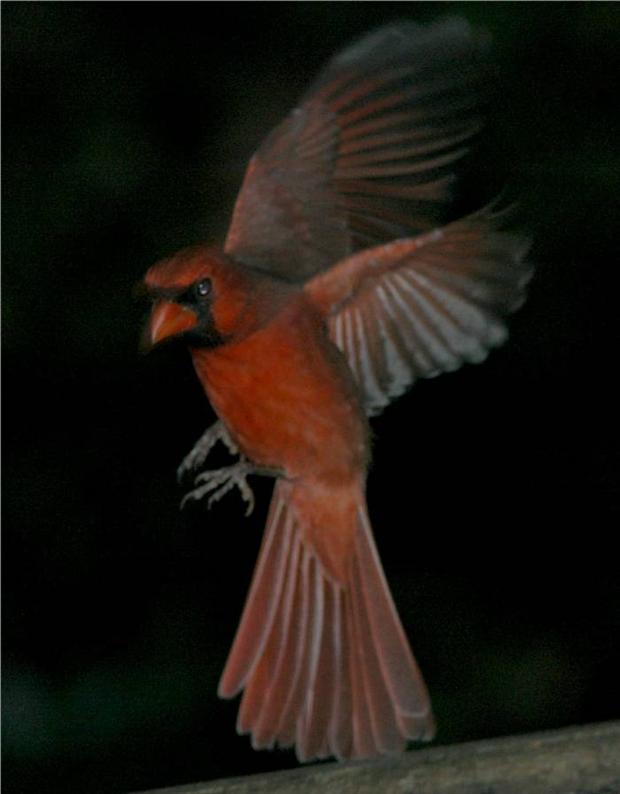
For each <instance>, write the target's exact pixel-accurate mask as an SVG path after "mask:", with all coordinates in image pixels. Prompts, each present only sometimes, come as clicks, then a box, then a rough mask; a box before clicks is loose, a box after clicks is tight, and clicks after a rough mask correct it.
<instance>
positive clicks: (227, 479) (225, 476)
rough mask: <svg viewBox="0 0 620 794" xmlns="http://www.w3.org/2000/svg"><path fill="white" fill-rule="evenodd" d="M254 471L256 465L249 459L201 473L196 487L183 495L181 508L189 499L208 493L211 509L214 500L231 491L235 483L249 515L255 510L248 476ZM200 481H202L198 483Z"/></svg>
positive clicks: (196, 498) (216, 500) (208, 507)
mask: <svg viewBox="0 0 620 794" xmlns="http://www.w3.org/2000/svg"><path fill="white" fill-rule="evenodd" d="M253 473H254V466H253V465H252V464H251V463H250V462H249V461H247V460H240V461H238V462H237V463H235V464H234V465H233V466H226V467H225V468H223V469H213V470H212V471H204V472H202V474H199V475H198V476H197V477H196V479H195V480H194V485H197V486H198V487H196V488H194V489H193V490H192V491H190V492H189V493H188V494H186V495H185V496H184V497H183V500H182V501H181V508H183V507H184V506H185V505H186V504H187V502H188V501H194V502H197V501H199V500H200V499H202V498H204V497H205V496H207V495H208V494H210V496H209V501H208V502H207V509H210V508H211V506H212V505H213V504H214V502H219V500H220V499H221V498H222V497H223V496H225V495H226V494H227V493H228V492H229V491H231V490H232V489H233V488H234V487H235V485H236V486H237V488H238V489H239V491H240V493H241V497H242V499H243V501H244V502H246V504H247V509H246V511H245V515H246V516H249V515H250V514H251V512H252V511H253V510H254V492H253V491H252V489H251V488H250V486H249V485H248V482H247V477H248V475H250V474H253ZM198 483H202V484H201V485H198Z"/></svg>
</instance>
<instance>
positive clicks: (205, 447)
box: [177, 422, 239, 482]
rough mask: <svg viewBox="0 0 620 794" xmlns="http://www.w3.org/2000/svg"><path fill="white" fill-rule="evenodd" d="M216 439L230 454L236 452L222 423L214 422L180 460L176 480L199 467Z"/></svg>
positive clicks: (215, 442)
mask: <svg viewBox="0 0 620 794" xmlns="http://www.w3.org/2000/svg"><path fill="white" fill-rule="evenodd" d="M218 441H221V442H222V443H223V444H224V446H225V447H226V448H227V449H228V451H229V452H230V454H231V455H237V454H238V452H239V450H238V449H237V447H236V446H235V444H234V442H233V440H232V439H231V437H230V436H229V434H228V431H227V430H226V427H225V426H224V423H223V422H215V424H213V425H211V427H208V428H207V429H206V431H205V432H204V433H203V434H202V436H201V437H200V438H199V439H198V441H197V442H196V443H195V444H194V447H193V449H192V450H191V452H190V453H189V455H186V457H185V458H183V460H182V461H181V465H180V466H179V468H178V469H177V480H178V481H179V482H181V480H183V478H184V477H185V475H186V474H188V473H189V472H192V471H195V470H196V469H199V468H200V467H201V466H202V464H203V463H204V462H205V460H206V459H207V457H208V455H209V453H210V452H211V450H212V449H213V447H214V446H215V445H216V444H217V442H218Z"/></svg>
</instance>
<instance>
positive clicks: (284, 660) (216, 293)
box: [145, 18, 531, 761]
mask: <svg viewBox="0 0 620 794" xmlns="http://www.w3.org/2000/svg"><path fill="white" fill-rule="evenodd" d="M485 64H486V44H485V39H484V37H481V36H479V35H478V33H476V32H475V31H474V30H472V29H471V28H470V26H469V25H468V23H467V22H465V21H464V20H463V19H460V18H454V19H446V20H443V21H441V22H437V23H435V24H432V25H430V26H427V27H422V26H418V25H416V24H413V23H408V22H404V23H395V24H392V25H388V26H386V27H382V28H380V29H379V30H376V31H374V32H372V33H370V34H368V35H367V36H365V37H364V38H362V39H361V40H360V41H358V42H356V43H354V44H353V45H352V46H350V47H348V48H347V49H345V50H344V51H342V52H341V53H340V54H338V55H336V56H335V57H334V58H333V59H332V60H331V61H330V62H329V63H328V64H327V65H326V66H325V67H324V69H323V71H322V72H321V73H320V74H319V76H318V78H317V80H316V81H315V82H314V84H313V85H312V86H311V88H310V90H309V91H308V92H307V94H306V95H305V96H304V97H303V98H302V100H301V101H300V104H299V105H298V107H296V108H295V109H294V110H293V111H292V112H291V113H290V115H289V116H288V117H287V118H286V119H285V120H284V121H283V122H282V123H281V124H280V125H279V126H278V127H276V128H275V129H274V130H273V131H272V132H271V134H270V135H269V136H268V137H267V138H266V139H265V141H264V142H263V143H262V145H261V146H260V148H259V149H258V151H257V152H256V153H255V155H254V156H253V157H252V159H251V161H250V163H249V166H248V168H247V171H246V174H245V178H244V181H243V184H242V187H241V190H240V193H239V196H238V198H237V201H236V205H235V207H234V211H233V214H232V221H231V224H230V228H229V230H228V234H227V236H226V239H225V241H224V244H223V246H210V245H209V246H207V245H199V246H196V247H191V248H187V249H185V250H183V251H181V252H180V253H177V254H176V255H174V256H173V257H171V258H168V259H166V260H164V261H161V262H159V263H157V264H156V265H154V266H153V267H151V269H150V270H149V271H148V272H147V274H146V277H145V283H146V287H147V290H148V291H149V293H150V295H151V297H152V299H153V306H152V313H151V316H150V320H149V323H148V326H147V329H146V333H147V336H148V341H149V343H150V345H156V344H158V343H160V342H162V341H163V340H167V339H171V338H176V339H181V340H182V341H183V342H185V343H186V344H187V346H188V347H189V349H190V351H191V356H192V359H193V364H194V367H195V370H196V374H197V376H198V378H199V379H200V382H201V384H202V386H203V388H204V391H205V394H206V396H207V398H208V400H209V401H210V403H211V405H212V407H213V409H214V411H215V413H216V414H217V417H218V421H217V422H216V424H215V425H213V426H212V427H210V428H209V429H208V430H207V431H206V432H205V433H204V435H203V436H202V438H201V439H200V440H199V441H198V443H197V444H196V446H195V447H194V449H193V450H192V451H191V452H190V454H189V455H188V457H187V458H186V459H185V461H184V462H183V463H182V465H181V467H180V470H179V471H180V475H181V476H188V475H190V474H191V475H192V477H194V478H195V482H194V488H193V490H192V491H191V492H190V493H189V495H188V497H186V498H189V499H194V500H196V499H202V498H204V497H208V498H209V505H211V504H212V503H213V502H214V501H216V500H218V499H219V498H221V497H222V496H223V495H224V494H226V493H228V492H229V491H230V490H231V489H233V488H234V487H238V488H239V490H240V492H241V495H242V497H243V498H244V500H245V501H246V502H247V504H248V509H251V508H252V506H253V494H252V491H251V488H250V486H249V484H248V482H247V478H248V476H249V475H252V474H257V473H258V474H267V475H270V476H272V477H273V478H274V480H275V486H274V491H273V497H272V501H271V506H270V510H269V515H268V519H267V525H266V529H265V533H264V537H263V541H262V546H261V550H260V553H259V558H258V562H257V566H256V570H255V573H254V577H253V580H252V583H251V586H250V590H249V594H248V597H247V601H246V604H245V607H244V610H243V614H242V617H241V622H240V625H239V628H238V631H237V634H236V637H235V640H234V643H233V646H232V649H231V651H230V655H229V657H228V661H227V663H226V666H225V669H224V672H223V675H222V678H221V681H220V685H219V695H220V696H221V697H224V698H232V697H234V696H235V695H237V694H238V693H240V692H241V691H243V698H242V700H241V705H240V709H239V715H238V722H237V729H238V731H239V732H240V733H249V734H251V741H252V745H253V746H254V747H255V748H272V747H274V746H275V745H276V744H277V745H279V746H281V747H290V746H294V747H295V751H296V754H297V756H298V758H299V759H300V760H301V761H308V760H311V759H315V758H325V757H328V756H335V757H336V758H338V759H346V758H365V757H372V756H376V755H381V754H391V753H397V752H400V751H402V750H403V749H405V747H406V745H407V742H408V740H427V739H430V738H432V736H433V734H434V720H433V715H432V709H431V703H430V699H429V695H428V692H427V689H426V686H425V684H424V681H423V679H422V676H421V673H420V670H419V668H418V665H417V663H416V661H415V659H414V657H413V655H412V652H411V650H410V647H409V644H408V641H407V638H406V636H405V633H404V631H403V627H402V625H401V622H400V619H399V617H398V614H397V611H396V608H395V605H394V601H393V599H392V596H391V594H390V591H389V588H388V584H387V582H386V579H385V575H384V573H383V570H382V566H381V563H380V560H379V557H378V554H377V549H376V546H375V542H374V539H373V533H372V529H371V524H370V520H369V517H368V512H367V508H366V500H365V486H366V476H367V472H368V466H369V461H370V432H369V425H368V417H369V416H372V415H375V414H378V413H379V412H380V411H382V409H383V408H385V406H386V405H387V404H388V403H389V402H390V401H391V400H393V399H394V398H396V397H397V396H398V395H400V394H402V393H403V392H404V391H405V390H406V389H408V388H409V387H410V386H411V385H412V384H413V383H414V381H416V380H417V379H418V378H429V377H432V376H435V375H438V374H439V373H442V372H449V371H452V370H455V369H457V368H458V367H460V366H461V365H462V364H464V363H465V362H472V363H476V362H480V361H482V360H483V359H484V358H485V357H486V356H487V354H488V352H489V351H490V350H491V348H494V347H496V346H497V345H499V344H501V343H502V342H503V341H504V340H505V338H506V335H507V331H506V325H505V317H506V316H507V315H508V314H509V313H510V312H512V311H514V310H515V309H516V308H517V307H518V306H520V305H521V303H522V302H523V300H524V296H525V286H526V283H527V281H528V279H529V277H530V274H531V268H530V266H529V265H528V264H527V263H526V261H525V256H526V252H527V241H526V239H525V238H524V237H523V236H522V235H521V234H518V233H516V232H514V231H512V230H511V229H510V228H509V227H510V223H509V222H510V217H511V216H510V213H509V212H508V211H506V210H501V209H499V208H498V207H499V205H498V204H497V203H494V204H491V205H488V206H485V207H483V208H482V209H479V210H478V211H476V212H474V213H473V214H470V215H468V216H465V217H461V218H457V219H452V220H450V217H449V216H450V211H451V208H452V207H453V204H454V188H455V185H456V180H457V176H458V167H459V165H460V164H461V162H462V161H463V159H464V157H465V155H466V154H467V153H468V151H469V150H470V149H471V146H472V143H473V141H474V139H475V137H476V135H477V133H478V132H479V131H480V129H481V126H482V120H483V110H484V104H485V101H486V92H485V83H486V78H485V77H484V74H485V71H486V65H485ZM218 442H219V443H223V444H225V445H226V446H227V447H228V449H229V451H230V452H231V453H233V454H234V455H238V456H239V457H238V460H237V462H236V463H234V464H233V465H231V466H228V467H225V468H223V469H216V470H206V471H202V472H201V473H197V472H199V470H200V468H201V467H202V466H203V463H204V462H205V460H206V458H207V456H208V454H209V452H210V451H211V449H212V448H213V446H214V445H215V444H216V443H218ZM407 531H409V530H407Z"/></svg>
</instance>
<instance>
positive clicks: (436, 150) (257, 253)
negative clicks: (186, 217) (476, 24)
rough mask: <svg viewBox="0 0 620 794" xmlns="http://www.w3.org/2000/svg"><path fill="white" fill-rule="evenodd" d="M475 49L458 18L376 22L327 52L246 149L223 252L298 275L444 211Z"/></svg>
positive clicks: (477, 102)
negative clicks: (303, 87) (310, 78)
mask: <svg viewBox="0 0 620 794" xmlns="http://www.w3.org/2000/svg"><path fill="white" fill-rule="evenodd" d="M483 51H484V47H483V45H482V43H481V40H480V38H479V37H478V36H476V35H474V33H473V32H472V30H471V28H470V27H469V25H468V23H467V22H466V21H465V20H463V19H460V18H454V19H446V20H444V21H442V22H439V23H436V24H434V25H431V26H429V27H420V26H418V25H416V24H413V23H399V24H393V25H389V26H387V27H384V28H380V29H379V30H377V31H376V32H374V33H371V34H369V35H368V36H366V37H364V38H363V39H362V40H361V41H359V42H357V43H356V44H354V45H353V46H351V47H349V48H348V49H345V50H344V51H343V52H342V53H340V55H338V56H336V57H335V58H334V59H332V60H331V61H330V62H329V63H328V64H327V66H326V67H325V69H324V70H323V72H322V73H321V74H320V75H319V78H318V79H317V81H316V82H315V84H314V85H313V86H312V88H311V89H310V91H309V92H308V93H307V94H306V96H305V97H304V99H303V100H302V102H301V104H300V105H299V107H297V108H296V109H295V110H293V111H292V113H291V114H290V115H289V116H288V117H287V118H286V119H285V120H284V121H283V122H282V123H281V124H280V125H279V126H278V127H276V129H274V130H273V132H272V133H271V134H270V135H269V136H268V137H267V139H266V140H265V141H264V142H263V144H262V145H261V146H260V148H259V149H258V151H257V152H256V154H255V155H254V156H253V158H252V159H251V161H250V164H249V166H248V169H247V172H246V175H245V179H244V182H243V185H242V188H241V191H240V193H239V196H238V198H237V203H236V205H235V209H234V213H233V218H232V222H231V225H230V229H229V231H228V236H227V239H226V243H225V250H226V252H227V253H229V254H230V255H231V256H233V257H235V258H237V259H239V260H240V261H242V262H244V263H245V264H247V265H249V266H250V267H253V268H255V269H258V270H261V271H263V272H266V273H269V274H271V275H275V276H277V277H279V278H284V279H287V280H289V281H294V282H303V281H305V280H307V279H308V278H310V277H312V276H313V275H315V274H316V273H318V272H319V271H321V270H325V269H326V268H328V267H330V266H331V265H332V264H333V263H334V262H336V261H338V260H339V259H342V258H344V257H346V256H348V255H349V254H351V253H354V252H355V251H358V250H361V249H364V248H367V247H369V246H373V245H377V244H380V243H384V242H387V241H389V240H393V239H396V238H401V237H409V236H413V235H416V234H419V233H420V232H422V231H426V230H428V229H431V228H433V227H434V226H436V225H437V224H438V223H440V222H443V221H444V220H445V213H446V208H447V206H448V203H449V200H450V197H451V188H452V185H453V181H454V171H455V167H456V165H457V163H458V161H459V160H461V159H462V158H463V156H464V155H465V154H466V152H467V151H468V144H469V142H470V140H471V138H472V136H474V135H475V134H476V132H478V130H479V129H480V126H481V104H482V100H481V97H482V94H483V93H484V92H483V89H484V86H485V72H486V70H485V69H484V68H482V67H483V65H484V56H483Z"/></svg>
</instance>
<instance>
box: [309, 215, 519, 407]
mask: <svg viewBox="0 0 620 794" xmlns="http://www.w3.org/2000/svg"><path fill="white" fill-rule="evenodd" d="M507 215H509V210H504V211H502V212H495V211H494V210H493V208H492V207H487V208H485V209H483V210H481V211H479V212H477V213H475V214H473V215H470V216H468V217H466V218H464V219H462V220H460V221H457V222H455V223H451V224H449V225H448V226H446V227H444V228H442V229H436V230H434V231H432V232H429V233H427V234H423V235H420V236H418V237H415V238H407V239H402V240H395V241H393V242H391V243H388V244H387V245H382V246H377V247H374V248H370V249H367V250H365V251H362V252H360V253H358V254H354V255H353V256H350V257H348V258H346V259H344V260H343V261H341V262H339V263H338V264H337V265H336V266H335V267H333V268H331V269H330V270H328V271H325V272H324V273H320V274H318V275H317V276H315V277H314V279H312V280H311V281H309V282H308V283H307V284H306V285H305V291H306V293H307V294H308V296H309V297H310V299H311V301H312V302H313V304H314V305H315V306H316V307H317V308H318V309H319V310H320V311H321V312H322V313H323V315H324V316H325V317H326V318H327V321H328V325H329V329H330V335H331V338H332V340H333V341H334V342H335V343H336V345H337V346H338V347H339V348H340V349H341V350H342V351H343V352H344V354H345V355H346V357H347V359H348V362H349V366H350V368H351V370H352V372H353V374H354V375H355V377H356V380H357V382H358V384H359V385H360V387H361V390H362V393H363V396H364V401H365V406H366V410H367V412H368V413H369V414H370V415H372V414H376V413H379V412H380V411H381V410H382V409H383V407H384V406H385V405H387V404H388V403H389V402H390V401H391V400H393V399H394V398H395V397H397V396H398V395H399V394H402V393H403V392H404V391H405V390H406V389H408V388H409V386H411V384H412V383H413V382H414V381H415V380H416V379H417V378H430V377H433V376H434V375H438V374H440V373H441V372H450V371H452V370H455V369H457V368H458V367H460V366H461V365H462V364H464V363H465V362H471V363H477V362H480V361H483V360H484V359H485V358H486V356H487V354H488V352H489V350H490V349H491V348H493V347H496V346H498V345H500V344H502V342H503V341H504V340H505V339H506V337H507V333H508V332H507V330H506V326H505V324H504V322H503V318H504V317H505V316H506V315H507V314H509V313H510V312H512V311H515V310H516V309H517V308H518V307H519V306H520V305H521V304H522V303H523V301H524V299H525V287H526V285H527V282H528V281H529V278H530V276H531V273H532V267H531V265H529V264H528V263H526V262H525V255H526V253H527V249H528V247H529V241H528V240H527V239H526V238H525V237H523V236H519V235H517V234H514V233H512V232H509V231H507V230H506V228H505V225H506V221H507Z"/></svg>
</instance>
